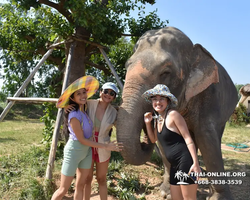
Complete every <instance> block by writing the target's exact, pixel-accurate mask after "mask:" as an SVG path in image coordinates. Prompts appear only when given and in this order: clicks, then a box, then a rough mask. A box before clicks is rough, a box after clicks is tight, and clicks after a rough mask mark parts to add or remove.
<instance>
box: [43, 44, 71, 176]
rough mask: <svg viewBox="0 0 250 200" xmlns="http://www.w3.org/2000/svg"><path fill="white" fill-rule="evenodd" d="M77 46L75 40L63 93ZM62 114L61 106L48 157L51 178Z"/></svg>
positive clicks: (47, 172)
mask: <svg viewBox="0 0 250 200" xmlns="http://www.w3.org/2000/svg"><path fill="white" fill-rule="evenodd" d="M75 46H76V42H73V43H72V44H71V46H70V50H69V55H68V60H67V65H66V71H65V74H64V80H63V85H62V93H63V92H64V90H65V89H66V87H67V85H68V77H69V71H70V67H71V62H72V54H73V52H74V49H75ZM62 114H63V109H61V108H59V109H58V112H57V116H56V123H55V128H54V132H53V137H52V143H51V147H50V153H49V159H48V164H47V169H46V175H45V178H46V179H49V180H50V179H52V170H53V168H54V161H55V155H56V149H57V142H58V136H59V131H60V125H61V121H62Z"/></svg>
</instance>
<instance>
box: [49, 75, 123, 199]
mask: <svg viewBox="0 0 250 200" xmlns="http://www.w3.org/2000/svg"><path fill="white" fill-rule="evenodd" d="M98 88H99V82H98V81H97V80H96V79H95V78H94V77H92V76H84V77H81V78H79V79H77V80H76V81H75V82H73V83H72V84H71V85H70V86H69V87H68V88H67V89H66V90H65V91H64V93H63V94H62V95H61V97H60V98H59V100H58V103H57V107H58V108H64V107H65V106H67V105H68V104H74V107H75V110H74V111H71V112H70V113H69V114H67V118H68V120H67V121H68V130H69V140H68V142H67V144H66V146H65V148H64V159H63V164H62V170H61V183H60V187H59V189H58V190H56V192H55V193H54V194H53V196H52V200H57V199H62V198H63V196H64V195H65V194H66V193H67V191H68V189H69V187H70V185H71V182H72V180H73V178H74V176H75V173H76V171H77V177H76V188H75V193H74V199H75V200H82V199H83V188H84V185H85V183H86V179H87V176H88V174H89V171H90V168H91V163H92V150H91V148H90V146H91V147H96V148H104V149H107V150H109V151H119V150H120V148H121V144H117V143H115V142H111V143H107V144H101V143H97V142H94V141H91V140H89V138H90V137H91V136H92V131H93V122H92V121H91V119H90V118H89V117H88V115H87V114H86V112H85V104H86V102H87V99H88V98H89V97H91V96H92V95H93V94H94V93H95V92H96V91H97V89H98Z"/></svg>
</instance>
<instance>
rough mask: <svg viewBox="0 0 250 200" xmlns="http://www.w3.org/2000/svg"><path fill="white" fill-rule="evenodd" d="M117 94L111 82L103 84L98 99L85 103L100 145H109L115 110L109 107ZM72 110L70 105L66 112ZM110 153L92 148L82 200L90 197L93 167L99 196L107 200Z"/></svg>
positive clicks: (95, 136) (115, 87) (116, 89)
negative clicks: (90, 162)
mask: <svg viewBox="0 0 250 200" xmlns="http://www.w3.org/2000/svg"><path fill="white" fill-rule="evenodd" d="M117 94H118V88H117V86H116V85H115V84H114V83H112V82H107V83H105V84H103V86H102V88H101V90H100V94H99V95H100V98H99V99H90V100H88V101H87V113H88V115H89V117H90V119H91V120H92V121H93V123H94V137H93V140H94V141H96V142H100V143H109V142H110V137H111V132H112V127H113V125H114V124H115V121H116V116H117V110H116V109H115V108H114V107H113V106H112V105H111V102H112V101H114V100H115V98H116V96H117ZM72 110H74V107H72V105H69V106H67V108H66V109H65V111H66V112H69V111H72ZM110 157H111V151H109V150H107V149H101V148H93V147H92V165H91V169H90V173H89V175H88V178H87V181H86V185H85V189H84V200H89V199H90V195H91V183H92V180H93V172H94V166H95V169H96V179H97V182H98V185H99V195H100V199H101V200H107V198H108V188H107V180H106V178H107V172H108V165H109V160H110Z"/></svg>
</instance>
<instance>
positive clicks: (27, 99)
mask: <svg viewBox="0 0 250 200" xmlns="http://www.w3.org/2000/svg"><path fill="white" fill-rule="evenodd" d="M7 100H9V101H15V102H19V103H35V104H39V103H44V102H49V103H57V101H58V99H57V98H39V97H7Z"/></svg>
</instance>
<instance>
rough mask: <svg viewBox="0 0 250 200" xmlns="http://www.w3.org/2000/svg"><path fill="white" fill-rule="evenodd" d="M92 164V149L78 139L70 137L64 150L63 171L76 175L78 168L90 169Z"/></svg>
mask: <svg viewBox="0 0 250 200" xmlns="http://www.w3.org/2000/svg"><path fill="white" fill-rule="evenodd" d="M91 164H92V150H91V148H90V147H89V146H86V145H83V144H81V143H80V142H79V141H78V140H72V139H69V140H68V142H67V144H66V146H65V147H64V152H63V164H62V170H61V173H62V174H63V175H65V176H74V175H75V173H76V169H77V168H81V169H90V167H91Z"/></svg>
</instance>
